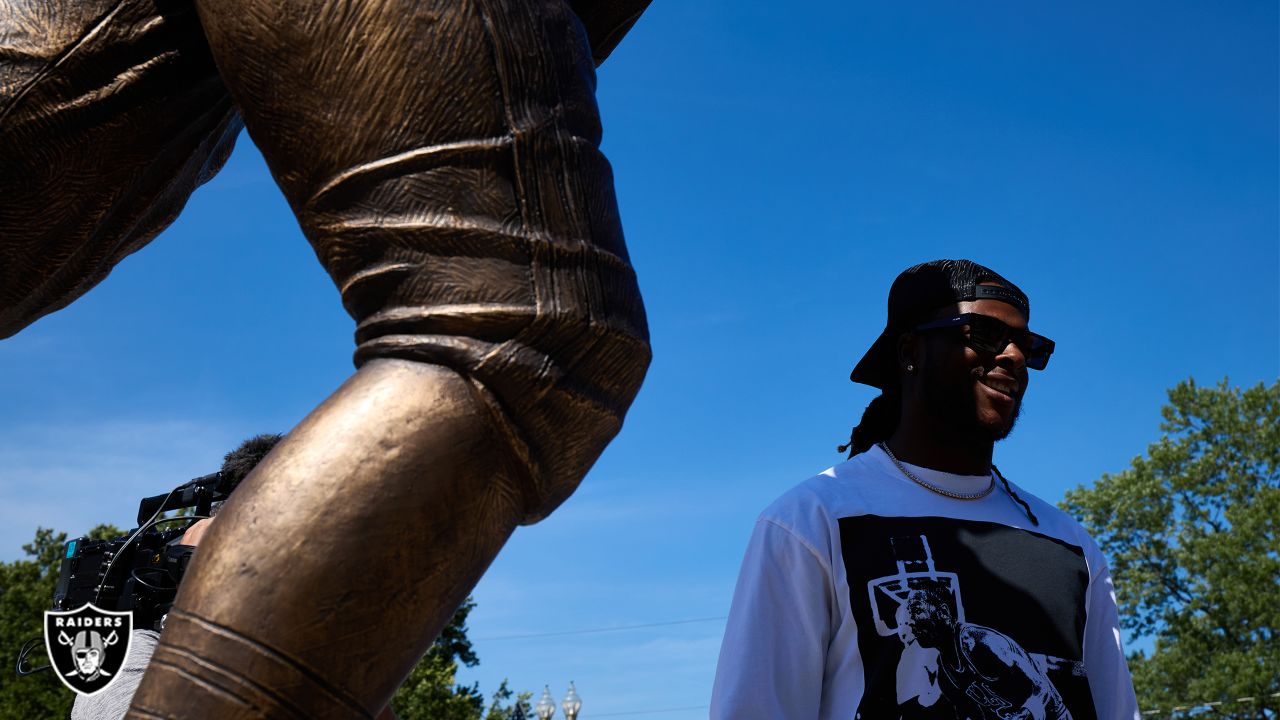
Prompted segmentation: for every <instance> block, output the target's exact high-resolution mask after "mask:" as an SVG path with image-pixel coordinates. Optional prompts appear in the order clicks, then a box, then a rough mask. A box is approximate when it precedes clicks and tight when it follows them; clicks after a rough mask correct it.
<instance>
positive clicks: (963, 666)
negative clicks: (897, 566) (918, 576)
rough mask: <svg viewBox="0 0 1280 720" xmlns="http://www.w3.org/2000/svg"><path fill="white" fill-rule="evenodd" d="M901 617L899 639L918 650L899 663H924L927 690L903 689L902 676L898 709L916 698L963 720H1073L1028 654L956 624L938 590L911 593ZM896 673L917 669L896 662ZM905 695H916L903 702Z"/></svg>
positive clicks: (983, 630) (1008, 641)
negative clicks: (939, 703)
mask: <svg viewBox="0 0 1280 720" xmlns="http://www.w3.org/2000/svg"><path fill="white" fill-rule="evenodd" d="M901 616H902V618H903V620H904V621H905V624H906V631H905V632H900V637H901V636H908V637H910V638H911V639H912V641H913V642H914V643H915V645H917V646H918V648H919V650H917V651H916V652H908V650H909V649H910V647H909V646H908V648H907V649H904V651H903V656H902V657H903V660H904V661H907V659H908V657H914V658H916V659H917V660H918V661H920V662H922V663H924V665H923V666H922V667H921V668H920V669H923V670H925V672H924V674H923V675H924V678H925V679H926V685H925V686H924V687H919V686H918V685H917V687H914V688H904V687H903V683H902V680H903V678H902V677H901V674H900V676H899V694H898V700H899V703H901V702H902V701H903V700H904V699H908V700H909V699H913V698H914V699H915V700H916V701H917V702H918V703H919V704H920V705H921V706H928V705H932V704H933V703H934V702H935V701H936V700H937V699H938V698H939V696H941V697H943V698H945V699H946V700H947V701H948V702H949V703H950V704H951V705H952V706H953V707H954V710H955V716H956V717H957V718H960V719H963V720H1032V719H1033V718H1034V720H1071V713H1070V712H1068V711H1067V708H1066V705H1064V704H1063V702H1062V696H1061V695H1059V694H1058V690H1057V688H1055V687H1054V686H1053V683H1052V682H1051V681H1050V680H1049V678H1048V677H1047V676H1046V675H1045V673H1044V671H1043V670H1041V669H1040V667H1039V666H1038V665H1037V664H1036V663H1035V661H1034V660H1032V659H1031V656H1030V655H1029V654H1028V653H1027V651H1026V650H1023V649H1022V647H1021V646H1019V645H1018V643H1016V642H1014V640H1013V639H1012V638H1010V637H1008V636H1007V635H1004V634H1003V633H1000V632H999V631H996V630H992V629H991V628H989V627H983V626H982V625H976V624H973V623H966V622H960V621H958V620H956V618H955V616H954V615H953V614H952V611H951V605H950V603H949V602H948V601H947V599H946V597H945V596H944V595H943V593H942V592H940V591H939V590H938V589H936V588H931V587H922V588H917V589H913V590H911V592H910V593H909V594H908V596H907V602H906V603H905V604H904V605H903V606H902V609H901ZM900 627H901V626H900ZM929 651H933V652H932V653H930V652H929ZM930 665H932V668H930V667H929V666H930ZM898 669H899V673H902V671H903V670H907V671H908V672H911V671H912V670H915V669H916V668H913V667H911V666H910V665H904V664H903V663H902V662H900V663H899V666H898ZM930 670H932V672H930ZM911 675H913V676H914V677H915V678H920V677H921V675H920V674H918V673H915V672H911ZM928 681H932V684H931V685H930V684H929V683H928ZM904 690H908V691H909V692H910V691H914V694H913V695H911V697H908V698H904V697H903V694H904V693H903V691H904Z"/></svg>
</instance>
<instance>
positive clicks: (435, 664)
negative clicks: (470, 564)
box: [391, 598, 533, 720]
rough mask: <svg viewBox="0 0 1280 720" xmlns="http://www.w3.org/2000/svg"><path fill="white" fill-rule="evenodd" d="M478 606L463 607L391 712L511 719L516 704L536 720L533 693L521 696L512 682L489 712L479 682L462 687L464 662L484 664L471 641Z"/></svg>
mask: <svg viewBox="0 0 1280 720" xmlns="http://www.w3.org/2000/svg"><path fill="white" fill-rule="evenodd" d="M475 606H476V604H475V601H473V600H472V599H471V598H467V600H466V601H465V602H463V603H462V607H459V608H458V610H457V611H456V612H455V613H454V614H453V618H452V619H450V620H449V624H448V625H446V626H445V628H444V630H443V631H441V633H440V636H439V637H438V638H436V641H435V642H434V643H432V645H431V648H430V649H428V650H427V653H426V654H425V655H423V656H422V659H421V660H419V661H418V664H417V665H416V666H415V667H414V668H413V670H412V671H411V672H410V673H409V677H408V678H406V679H405V681H404V682H403V683H401V685H400V688H399V689H398V690H396V694H395V696H394V697H393V698H392V699H391V709H392V710H394V711H395V713H396V715H397V716H398V717H399V718H401V720H482V718H483V720H509V719H510V718H511V717H513V715H514V713H515V707H516V704H519V705H522V706H523V707H524V710H525V713H526V716H528V717H533V716H532V714H530V712H529V711H530V709H531V708H530V705H529V698H530V697H531V696H532V693H528V692H522V693H519V694H518V695H516V694H515V693H513V692H512V691H511V689H510V688H508V687H507V681H506V680H503V681H502V684H501V685H500V686H499V687H498V689H497V690H496V691H495V692H494V694H493V699H492V700H491V701H490V703H489V706H488V708H487V710H486V708H485V705H484V698H483V696H482V695H481V694H480V688H479V685H478V684H475V683H473V684H471V685H469V686H468V685H459V684H458V682H457V675H458V670H459V663H461V664H462V665H465V666H466V667H475V666H476V665H478V664H479V663H480V659H479V658H478V657H476V653H475V650H474V649H473V648H472V647H471V640H470V639H469V638H467V616H468V615H469V614H470V613H471V611H472V610H473V609H474V608H475ZM513 695H515V701H514V702H512V696H513Z"/></svg>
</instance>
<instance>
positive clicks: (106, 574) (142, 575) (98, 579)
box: [53, 472, 236, 630]
mask: <svg viewBox="0 0 1280 720" xmlns="http://www.w3.org/2000/svg"><path fill="white" fill-rule="evenodd" d="M235 485H236V482H235V481H233V480H232V479H230V478H228V477H225V476H224V475H223V473H221V472H216V473H212V474H210V475H204V476H202V477H198V478H195V479H194V480H191V481H189V482H186V483H183V484H182V485H179V486H178V487H176V488H174V489H173V490H171V491H169V492H168V493H167V494H164V495H156V496H154V497H149V498H144V499H143V500H142V501H141V502H140V503H139V504H138V527H137V528H136V529H134V530H131V531H129V533H128V534H127V535H123V536H121V537H117V538H111V539H110V540H90V539H89V538H87V537H79V538H76V539H75V540H72V541H70V542H68V543H67V545H66V552H65V553H64V555H63V559H62V566H61V567H60V568H59V571H58V584H57V586H56V587H55V588H54V591H53V609H54V610H73V609H75V608H78V607H81V606H82V605H84V604H85V603H89V602H91V603H93V604H94V605H96V606H97V607H99V608H102V609H103V610H131V611H133V626H134V627H135V628H140V629H141V628H151V629H154V630H160V629H162V628H163V622H164V617H165V615H167V614H168V612H169V608H171V607H172V606H173V599H174V597H175V596H176V595H177V592H178V584H179V583H180V582H182V576H183V575H184V574H185V573H186V571H187V565H188V563H190V561H191V553H192V552H193V551H194V550H195V548H193V547H191V546H189V545H179V544H178V540H179V539H181V538H182V535H183V533H185V532H186V530H187V528H188V527H190V525H191V524H192V523H194V522H195V521H196V520H198V519H200V518H204V517H209V513H210V510H211V509H212V506H213V503H215V502H220V501H222V500H225V499H226V498H227V496H228V495H230V494H231V491H232V490H234V489H235ZM187 508H195V514H193V515H185V516H180V517H174V518H166V519H160V517H161V515H162V514H163V513H164V512H166V511H168V510H185V509H187ZM178 521H187V522H186V523H185V524H183V525H180V526H178V527H174V528H171V529H167V530H164V529H160V528H159V527H158V526H159V525H161V524H168V523H174V522H178Z"/></svg>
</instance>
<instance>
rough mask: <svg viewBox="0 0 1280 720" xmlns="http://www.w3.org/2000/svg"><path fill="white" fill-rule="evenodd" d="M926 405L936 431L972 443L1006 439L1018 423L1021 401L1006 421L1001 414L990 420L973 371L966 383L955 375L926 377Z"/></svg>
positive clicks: (932, 374)
mask: <svg viewBox="0 0 1280 720" xmlns="http://www.w3.org/2000/svg"><path fill="white" fill-rule="evenodd" d="M923 380H924V383H923V390H924V400H925V407H927V408H929V412H930V415H931V416H932V418H933V423H932V424H933V426H934V428H935V430H936V431H937V432H938V433H939V434H941V435H943V436H945V437H948V438H952V437H955V438H963V439H967V440H971V441H973V442H982V443H995V442H999V441H1000V440H1003V439H1005V438H1006V437H1008V436H1009V433H1011V432H1013V427H1014V426H1015V425H1017V424H1018V416H1019V414H1021V411H1022V401H1021V400H1020V399H1019V400H1018V401H1017V402H1016V403H1014V406H1013V410H1012V415H1010V416H1009V417H1008V419H1007V420H1006V419H1005V418H1004V417H1000V416H998V414H997V416H998V417H999V419H998V420H995V421H991V420H986V419H984V418H983V417H982V414H981V413H979V411H978V397H977V388H975V387H974V385H975V384H976V383H977V382H978V379H977V376H975V375H973V374H970V375H968V376H966V377H965V378H964V381H963V382H957V381H956V379H955V377H954V376H952V377H941V376H940V375H938V374H936V373H929V374H926V375H925V377H924V378H923Z"/></svg>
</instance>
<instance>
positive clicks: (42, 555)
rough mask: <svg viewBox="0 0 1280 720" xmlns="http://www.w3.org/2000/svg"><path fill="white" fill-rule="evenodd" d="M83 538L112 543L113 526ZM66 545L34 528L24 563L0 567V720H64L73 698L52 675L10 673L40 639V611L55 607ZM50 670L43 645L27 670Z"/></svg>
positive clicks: (62, 536)
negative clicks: (25, 647) (25, 648)
mask: <svg viewBox="0 0 1280 720" xmlns="http://www.w3.org/2000/svg"><path fill="white" fill-rule="evenodd" d="M87 535H88V536H89V537H90V538H91V539H94V540H102V539H106V538H111V537H116V536H118V535H120V530H119V529H118V528H116V527H115V526H113V525H99V526H97V527H95V528H93V529H92V530H90V531H89V532H88V533H87ZM66 542H67V534H66V533H54V532H53V530H50V529H48V528H38V529H37V530H36V536H35V539H34V540H32V541H31V543H30V544H27V545H23V546H22V549H23V551H24V552H25V553H26V554H27V555H28V556H30V558H31V559H28V560H15V561H14V562H11V563H0V658H4V665H3V667H0V720H10V719H12V720H30V719H31V718H59V717H67V716H68V715H69V714H70V713H71V701H72V699H73V698H74V695H72V693H71V691H70V690H68V689H67V688H66V687H65V686H63V684H62V683H61V682H59V681H58V678H56V677H54V675H53V673H52V672H48V671H46V672H41V673H36V674H35V675H29V676H26V677H18V676H17V675H16V674H15V673H14V671H13V668H14V666H15V665H16V664H17V662H18V651H19V649H20V648H21V647H22V645H23V643H25V642H26V641H28V640H31V639H37V640H39V639H40V638H41V637H42V636H43V632H44V630H43V628H42V625H43V623H44V611H45V610H48V609H50V606H51V604H52V603H53V588H54V585H56V584H57V582H58V566H59V564H60V563H61V561H62V551H63V548H64V547H65V545H66ZM47 664H49V659H48V656H47V655H46V654H45V649H44V642H43V641H41V642H40V643H39V644H38V645H37V646H36V648H35V649H34V650H33V651H32V652H31V655H30V656H29V658H28V663H27V666H28V667H31V666H37V667H38V666H40V665H47Z"/></svg>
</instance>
